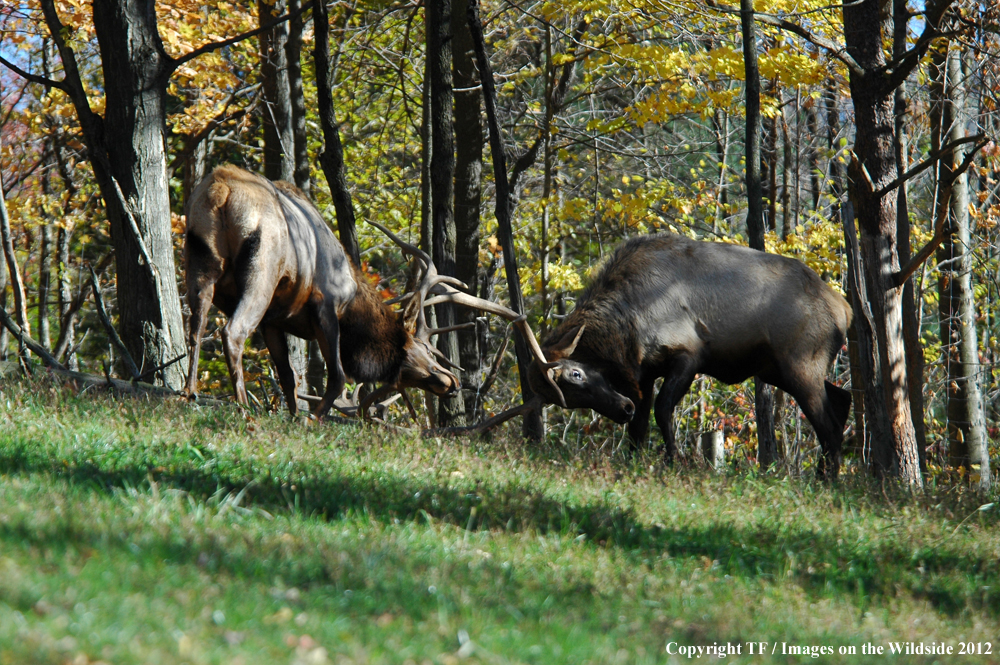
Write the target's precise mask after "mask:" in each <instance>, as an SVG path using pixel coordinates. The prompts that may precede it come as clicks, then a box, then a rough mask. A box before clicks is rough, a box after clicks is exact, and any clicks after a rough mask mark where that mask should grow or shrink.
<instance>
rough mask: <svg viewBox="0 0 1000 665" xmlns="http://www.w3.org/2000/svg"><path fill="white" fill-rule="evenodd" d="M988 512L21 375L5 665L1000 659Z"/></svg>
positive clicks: (860, 484)
mask: <svg viewBox="0 0 1000 665" xmlns="http://www.w3.org/2000/svg"><path fill="white" fill-rule="evenodd" d="M992 500H993V499H992V498H991V497H982V496H978V495H976V494H974V493H972V492H969V491H967V490H963V489H961V488H955V487H950V486H949V487H944V486H938V487H931V488H929V489H927V490H925V491H923V492H921V493H919V494H908V493H904V492H902V491H900V490H898V489H894V488H892V487H879V486H873V485H872V483H871V482H870V481H866V480H863V479H860V478H857V477H852V476H851V475H850V474H845V477H844V478H842V480H841V481H840V482H838V483H835V484H833V485H824V484H822V483H818V482H816V481H814V480H812V479H797V478H788V477H784V476H781V475H768V476H759V475H754V474H747V473H739V474H737V473H736V472H731V473H723V474H713V473H710V472H708V471H706V470H704V469H696V468H690V467H688V468H684V467H678V468H673V469H665V468H663V467H662V466H661V465H660V464H658V463H655V462H654V461H653V460H652V459H651V458H646V459H640V460H636V461H632V462H626V461H625V460H623V459H617V458H615V459H609V458H608V456H607V455H605V454H602V453H600V452H599V451H595V450H584V451H580V450H577V449H572V448H569V447H566V446H563V445H559V444H546V445H540V446H533V445H530V444H527V443H523V442H521V441H520V440H519V439H517V437H515V436H513V435H510V434H503V435H497V436H496V437H494V438H493V439H492V440H476V441H470V440H463V439H420V438H418V437H416V436H410V435H401V434H391V433H389V432H387V431H385V430H383V429H375V428H371V427H359V426H353V425H348V426H344V425H335V424H321V425H318V424H315V423H309V422H303V421H297V422H293V421H291V420H290V419H289V418H288V416H287V415H271V416H269V415H250V414H245V413H243V412H241V411H239V410H238V409H236V408H235V407H233V408H228V407H224V408H206V407H196V406H193V405H190V404H188V403H186V402H182V401H180V400H167V401H161V400H151V399H149V398H134V397H109V396H107V395H104V394H100V393H95V392H93V391H89V392H88V393H87V394H84V395H77V394H76V391H75V390H72V389H67V388H64V387H62V386H60V385H58V384H56V383H52V382H50V381H49V380H47V379H38V378H36V379H34V380H32V382H31V383H30V384H29V383H28V382H26V381H24V380H19V379H18V380H11V379H8V380H6V381H5V382H3V383H0V663H3V664H4V665H10V664H16V663H31V664H47V663H74V664H80V665H84V664H86V663H92V662H96V661H104V662H107V663H114V664H119V663H164V664H171V665H173V664H177V663H191V664H199V663H227V664H230V663H244V664H247V665H249V664H253V663H295V664H317V665H318V664H321V663H369V662H372V663H427V662H430V663H442V664H449V663H458V662H469V663H476V662H478V663H545V664H549V663H662V662H685V661H694V660H698V659H697V658H690V659H689V658H688V657H686V656H685V655H682V653H679V652H681V651H682V649H688V648H692V647H694V648H697V647H699V646H701V647H712V646H713V645H719V644H722V645H725V644H727V643H728V644H730V645H731V646H732V647H733V648H735V647H736V646H737V645H738V646H739V647H740V654H739V655H738V656H731V657H730V658H732V659H733V660H730V661H729V662H741V663H742V662H769V663H770V662H776V663H783V662H803V661H810V662H819V663H841V662H843V663H852V662H858V661H859V660H862V661H873V660H874V659H871V658H866V657H864V656H862V655H861V654H862V652H863V650H867V647H868V645H871V646H873V647H874V648H876V649H877V648H882V649H883V653H884V654H889V653H890V652H891V650H892V649H893V646H894V645H895V644H897V643H898V644H899V648H901V649H904V650H905V649H906V648H907V647H906V644H905V643H910V642H913V643H918V644H919V645H924V646H922V647H920V648H926V647H927V646H928V645H930V644H931V643H935V644H934V647H935V648H936V647H938V646H940V645H941V644H942V643H943V644H944V645H945V647H946V648H948V647H950V648H951V649H952V654H953V656H952V657H950V658H949V657H948V656H944V657H941V656H928V657H904V658H903V659H901V660H902V661H903V662H935V661H936V662H949V661H951V660H960V661H961V662H977V663H982V662H998V661H1000V641H998V638H1000V528H998V526H1000V525H998V521H1000V514H998V510H997V507H996V506H992V505H989V502H991V501H992ZM749 643H755V644H754V647H753V648H754V651H753V655H750V653H751V652H750V644H749ZM970 644H971V645H972V650H973V652H976V651H980V652H982V653H981V654H977V655H973V656H959V655H958V654H959V653H960V651H968V650H969V645H970ZM761 648H763V650H764V651H765V654H766V655H764V656H759V655H757V654H758V653H759V651H760V650H761ZM803 648H805V649H809V650H811V651H812V652H816V651H817V650H821V651H822V653H821V655H819V656H818V657H817V658H811V657H809V656H802V655H793V654H796V653H799V652H800V650H801V649H803ZM912 648H918V647H916V646H913V647H912ZM851 649H854V650H855V652H856V653H855V655H851V654H850V650H851ZM987 651H989V652H990V653H989V654H987V653H986V652H987ZM842 652H843V653H842ZM772 654H773V655H772ZM782 654H784V655H782ZM694 655H696V656H697V655H698V654H697V652H695V654H694ZM701 655H702V658H718V656H715V655H712V654H711V653H708V652H706V651H703V652H702V654H701ZM810 655H811V653H810ZM883 657H884V656H883ZM879 660H881V659H879ZM702 662H704V661H702Z"/></svg>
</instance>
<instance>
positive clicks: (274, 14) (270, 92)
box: [257, 0, 308, 408]
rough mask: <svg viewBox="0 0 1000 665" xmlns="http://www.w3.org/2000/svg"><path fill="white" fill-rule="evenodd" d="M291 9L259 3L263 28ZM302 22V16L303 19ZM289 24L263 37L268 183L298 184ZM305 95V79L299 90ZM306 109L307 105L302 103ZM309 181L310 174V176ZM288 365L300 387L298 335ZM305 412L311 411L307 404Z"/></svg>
mask: <svg viewBox="0 0 1000 665" xmlns="http://www.w3.org/2000/svg"><path fill="white" fill-rule="evenodd" d="M287 9H288V3H287V2H286V0H273V2H271V1H270V0H258V1H257V12H258V20H259V21H260V23H261V25H263V24H265V23H269V22H271V21H273V20H274V19H276V18H278V17H279V16H281V15H282V14H284V13H285V12H286V11H287ZM300 20H301V15H300ZM288 32H289V27H288V23H281V24H279V25H276V26H275V27H273V28H271V29H270V30H266V31H264V32H262V33H260V37H259V39H260V76H261V83H262V87H263V89H264V106H263V111H262V113H263V122H262V125H263V128H264V176H265V177H266V178H267V179H268V180H284V181H286V182H290V183H294V182H295V177H296V172H295V149H296V147H295V131H294V129H293V124H292V123H293V116H294V112H293V103H292V82H291V78H290V76H289V60H288V54H289V47H288V41H289V39H288ZM298 93H299V96H300V97H301V95H302V87H301V76H300V85H299V89H298ZM299 104H301V105H302V106H303V107H304V106H305V102H303V101H300V102H299ZM306 177H307V178H308V174H307V176H306ZM285 338H286V340H287V343H288V362H289V364H291V366H292V369H293V370H294V371H295V378H296V383H297V384H298V385H301V383H302V381H303V380H304V379H305V376H306V371H307V364H306V342H305V340H303V339H301V338H299V337H296V336H294V335H288V334H286V335H285ZM300 407H301V408H308V405H307V404H305V403H304V402H303V403H302V404H300Z"/></svg>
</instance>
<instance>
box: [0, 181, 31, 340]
mask: <svg viewBox="0 0 1000 665" xmlns="http://www.w3.org/2000/svg"><path fill="white" fill-rule="evenodd" d="M0 240H2V242H3V254H4V258H5V259H6V261H7V271H8V272H9V273H10V284H11V287H12V289H13V291H14V311H15V313H16V314H15V316H16V318H17V325H18V326H20V328H21V330H22V331H24V334H25V335H30V334H31V327H30V324H29V323H28V304H27V298H26V297H25V293H24V282H23V281H22V279H21V270H20V269H19V268H18V266H17V257H16V256H15V254H14V238H13V234H12V233H11V229H10V217H8V216H7V203H6V202H5V201H4V196H3V181H2V180H0Z"/></svg>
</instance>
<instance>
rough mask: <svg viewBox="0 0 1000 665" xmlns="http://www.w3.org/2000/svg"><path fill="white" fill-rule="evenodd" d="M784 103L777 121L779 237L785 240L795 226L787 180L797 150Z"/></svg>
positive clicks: (790, 174)
mask: <svg viewBox="0 0 1000 665" xmlns="http://www.w3.org/2000/svg"><path fill="white" fill-rule="evenodd" d="M785 106H786V105H785V104H784V103H782V105H781V118H780V119H779V120H778V122H779V123H780V125H781V239H782V240H787V239H788V235H789V234H790V233H791V232H792V229H793V228H795V223H794V222H793V221H792V219H793V217H792V215H793V211H792V190H791V186H790V184H789V180H790V179H792V178H790V176H792V159H793V158H792V151H793V150H798V146H793V145H792V142H791V139H790V138H789V136H788V121H787V118H786V116H785V114H786V111H785Z"/></svg>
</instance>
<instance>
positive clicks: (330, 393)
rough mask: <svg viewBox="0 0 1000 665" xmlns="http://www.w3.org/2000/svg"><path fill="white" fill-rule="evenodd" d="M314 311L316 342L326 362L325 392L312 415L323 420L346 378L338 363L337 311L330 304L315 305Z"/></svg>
mask: <svg viewBox="0 0 1000 665" xmlns="http://www.w3.org/2000/svg"><path fill="white" fill-rule="evenodd" d="M316 310H317V311H316V325H315V330H316V341H317V343H318V344H319V350H320V353H322V354H323V359H324V360H326V392H325V393H323V400H322V401H321V402H320V403H319V406H318V407H316V410H315V411H314V412H313V413H315V414H316V417H318V418H323V417H324V416H325V415H326V413H327V411H329V410H330V407H331V406H333V401H334V400H335V399H337V397H338V396H339V395H340V393H341V392H343V390H344V383H345V382H346V380H347V377H345V376H344V367H343V365H342V364H341V362H340V322H339V321H338V320H337V310H336V308H335V307H334V305H333V304H332V303H331V302H324V303H322V304H320V305H317V306H316Z"/></svg>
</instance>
